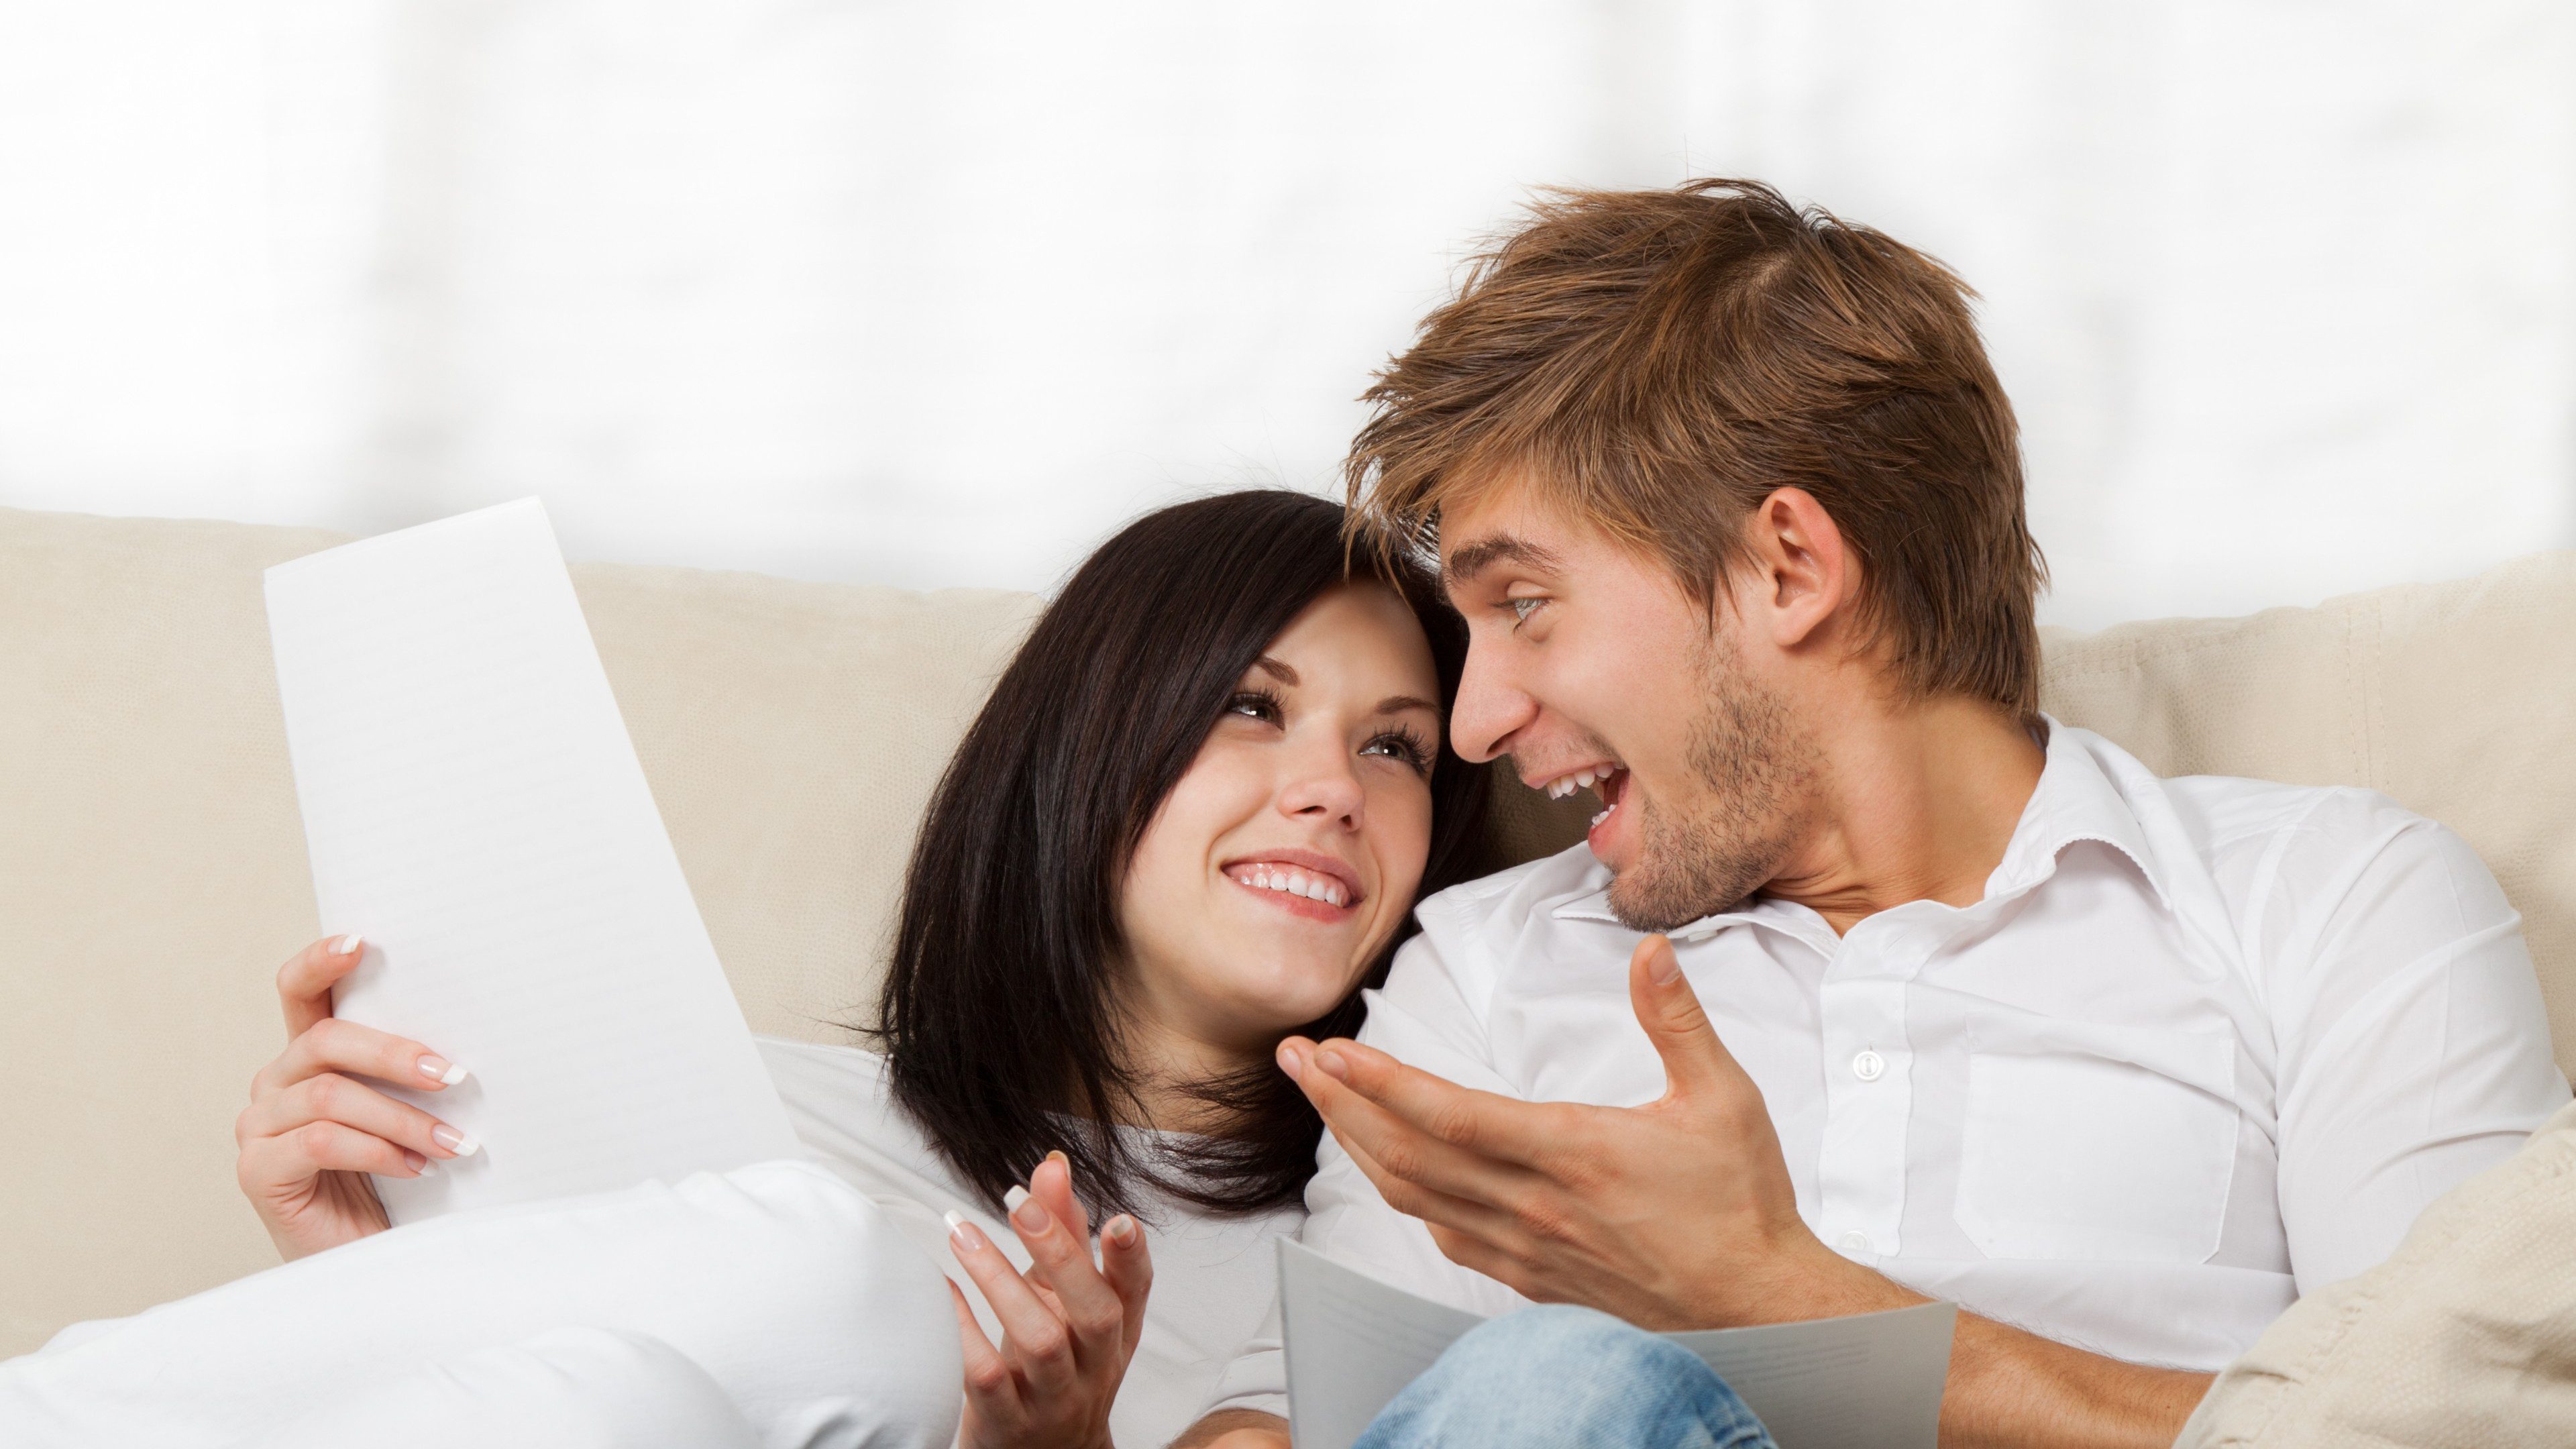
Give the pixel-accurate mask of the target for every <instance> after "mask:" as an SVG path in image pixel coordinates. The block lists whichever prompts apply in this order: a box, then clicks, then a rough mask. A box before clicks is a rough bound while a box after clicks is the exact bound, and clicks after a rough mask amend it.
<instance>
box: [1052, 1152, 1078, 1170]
mask: <svg viewBox="0 0 2576 1449" xmlns="http://www.w3.org/2000/svg"><path fill="white" fill-rule="evenodd" d="M1047 1161H1049V1162H1061V1163H1063V1164H1064V1166H1065V1170H1066V1171H1068V1172H1070V1171H1072V1170H1073V1159H1072V1158H1070V1157H1067V1156H1065V1155H1064V1153H1063V1152H1061V1151H1058V1150H1055V1149H1052V1148H1050V1149H1049V1150H1048V1152H1047Z"/></svg>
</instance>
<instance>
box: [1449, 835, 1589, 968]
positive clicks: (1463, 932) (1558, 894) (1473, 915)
mask: <svg viewBox="0 0 2576 1449" xmlns="http://www.w3.org/2000/svg"><path fill="white" fill-rule="evenodd" d="M1609 887H1610V868H1609V867H1608V866H1605V865H1603V864H1602V863H1601V862H1600V860H1599V859H1597V858H1596V857H1594V855H1593V854H1592V847H1591V846H1589V845H1580V844H1579V845H1576V846H1574V847H1572V848H1571V849H1567V850H1560V851H1558V852H1557V853H1556V854H1554V855H1543V856H1540V857H1539V858H1538V859H1536V860H1531V861H1524V862H1522V863H1521V864H1519V865H1516V866H1513V867H1511V868H1510V869H1508V870H1498V871H1496V872H1494V873H1493V874H1492V875H1486V876H1478V877H1477V878H1476V879H1474V880H1471V881H1466V882H1463V883H1461V884H1458V885H1454V886H1451V887H1449V888H1448V889H1447V890H1444V891H1441V892H1439V893H1437V894H1435V895H1431V896H1427V897H1425V898H1424V899H1423V901H1422V903H1421V905H1419V906H1418V907H1416V908H1415V909H1416V913H1417V914H1418V915H1420V917H1421V918H1422V929H1423V933H1424V934H1426V935H1429V936H1431V937H1432V938H1433V939H1434V941H1435V942H1436V943H1438V944H1441V945H1443V946H1446V945H1449V944H1451V943H1452V942H1456V941H1461V940H1464V939H1467V938H1471V937H1477V936H1493V935H1496V934H1499V935H1503V936H1511V935H1517V934H1519V933H1520V931H1521V930H1522V929H1523V928H1524V927H1526V926H1527V925H1528V924H1530V923H1531V922H1533V921H1542V920H1546V919H1549V918H1551V917H1552V916H1553V915H1554V914H1555V912H1556V911H1557V909H1558V908H1560V907H1563V906H1567V905H1571V904H1574V903H1575V902H1578V901H1585V900H1589V899H1592V898H1594V897H1597V896H1599V895H1600V894H1601V893H1602V892H1604V891H1606V890H1608V889H1609Z"/></svg>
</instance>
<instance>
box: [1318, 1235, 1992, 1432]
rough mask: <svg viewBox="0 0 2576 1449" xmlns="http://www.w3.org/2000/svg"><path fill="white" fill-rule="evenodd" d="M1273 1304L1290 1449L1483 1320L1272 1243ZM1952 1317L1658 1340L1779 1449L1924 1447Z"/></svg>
mask: <svg viewBox="0 0 2576 1449" xmlns="http://www.w3.org/2000/svg"><path fill="white" fill-rule="evenodd" d="M1279 1295H1280V1310H1281V1315H1282V1319H1283V1326H1284V1328H1285V1331H1286V1335H1287V1349H1288V1413H1289V1429H1290V1434H1291V1436H1292V1437H1293V1438H1294V1439H1295V1441H1296V1444H1297V1449H1350V1446H1351V1444H1352V1443H1354V1442H1355V1441H1357V1440H1358V1438H1359V1436H1360V1434H1361V1432H1362V1431H1363V1430H1365V1429H1367V1428H1368V1425H1369V1421H1370V1420H1371V1419H1374V1418H1376V1417H1377V1414H1378V1411H1379V1410H1380V1409H1383V1408H1385V1407H1386V1405H1387V1403H1388V1401H1390V1400H1392V1399H1393V1398H1394V1397H1395V1396H1396V1394H1397V1393H1398V1392H1399V1391H1400V1390H1402V1389H1403V1388H1404V1386H1405V1385H1406V1384H1409V1383H1411V1382H1413V1380H1414V1378H1415V1377H1416V1376H1417V1375H1419V1374H1420V1373H1421V1372H1422V1371H1423V1370H1424V1369H1427V1368H1429V1367H1431V1363H1432V1360H1434V1359H1436V1358H1438V1357H1439V1356H1440V1354H1441V1351H1442V1350H1444V1349H1446V1348H1447V1347H1448V1346H1449V1345H1450V1344H1451V1343H1453V1342H1455V1341H1456V1340H1457V1339H1458V1337H1459V1335H1461V1334H1463V1333H1465V1332H1466V1331H1467V1330H1469V1329H1471V1328H1474V1327H1475V1326H1476V1325H1477V1324H1479V1323H1482V1322H1484V1320H1483V1319H1481V1318H1479V1317H1477V1316H1476V1315H1475V1314H1472V1313H1467V1312H1463V1311H1461V1310H1459V1309H1456V1308H1451V1307H1449V1306H1448V1305H1446V1304H1442V1303H1434V1302H1432V1301H1430V1300H1429V1299H1427V1298H1422V1297H1418V1296H1416V1295H1414V1294H1412V1293H1408V1292H1406V1291H1404V1290H1403V1289H1401V1288H1396V1287H1392V1286H1390V1285H1388V1284H1385V1283H1381V1282H1378V1281H1377V1280H1376V1279H1374V1278H1371V1277H1369V1276H1367V1275H1366V1274H1363V1273H1359V1272H1356V1271H1354V1270H1353V1269H1350V1268H1347V1267H1345V1266H1343V1265H1342V1264H1339V1263H1336V1262H1334V1261H1333V1260H1332V1259H1330V1258H1327V1257H1325V1256H1323V1255H1322V1254H1320V1253H1318V1252H1316V1251H1314V1250H1313V1249H1311V1248H1308V1247H1307V1246H1305V1245H1304V1244H1302V1243H1298V1242H1295V1241H1292V1240H1290V1239H1286V1238H1283V1239H1281V1240H1280V1242H1279ZM1957 1321H1958V1308H1957V1307H1956V1305H1953V1304H1948V1303H1925V1304H1920V1305H1917V1306H1915V1307H1912V1308H1899V1309H1895V1310H1893V1311H1890V1312H1886V1313H1866V1314H1860V1315H1857V1316H1854V1317H1850V1318H1824V1319H1817V1320H1815V1321H1813V1322H1808V1323H1779V1324H1768V1325H1764V1326H1762V1327H1759V1328H1727V1329H1716V1330H1711V1331H1707V1332H1701V1333H1670V1334H1666V1335H1664V1336H1665V1337H1666V1338H1669V1339H1671V1340H1673V1341H1674V1342H1675V1343H1678V1344H1680V1345H1681V1346H1682V1347H1684V1348H1687V1349H1689V1350H1690V1351H1691V1352H1693V1353H1695V1354H1697V1355H1699V1357H1700V1359H1701V1360H1702V1361H1703V1362H1705V1363H1706V1364H1708V1366H1709V1367H1711V1368H1713V1369H1715V1370H1717V1373H1718V1377H1720V1378H1722V1379H1724V1380H1726V1382H1727V1384H1728V1385H1729V1386H1730V1387H1732V1388H1733V1389H1734V1390H1735V1392H1736V1393H1737V1394H1739V1395H1741V1396H1742V1397H1743V1399H1744V1402H1745V1403H1746V1404H1747V1405H1748V1406H1750V1407H1751V1408H1752V1410H1753V1412H1754V1413H1755V1414H1757V1415H1759V1416H1760V1417H1761V1419H1762V1422H1763V1425H1764V1426H1765V1427H1766V1428H1768V1429H1769V1430H1770V1431H1771V1437H1772V1438H1773V1439H1775V1440H1777V1441H1778V1442H1779V1444H1780V1449H1933V1446H1934V1443H1935V1441H1936V1440H1937V1439H1938V1438H1939V1433H1940V1422H1941V1387H1942V1384H1943V1382H1944V1381H1945V1380H1946V1379H1947V1378H1948V1376H1949V1372H1950V1334H1951V1330H1952V1328H1953V1327H1954V1326H1955V1325H1956V1323H1957Z"/></svg>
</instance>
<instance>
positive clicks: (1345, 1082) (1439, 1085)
mask: <svg viewBox="0 0 2576 1449" xmlns="http://www.w3.org/2000/svg"><path fill="white" fill-rule="evenodd" d="M1305 1056H1306V1058H1307V1059H1308V1060H1309V1061H1311V1062H1312V1063H1313V1069H1312V1071H1311V1072H1310V1073H1309V1075H1320V1076H1323V1077H1328V1078H1331V1079H1333V1081H1334V1082H1337V1083H1338V1084H1340V1085H1341V1086H1344V1087H1347V1088H1349V1089H1350V1091H1351V1092H1353V1093H1355V1094H1357V1095H1358V1096H1360V1097H1363V1098H1365V1099H1367V1100H1368V1101H1370V1102H1372V1103H1374V1104H1376V1105H1377V1106H1378V1107H1380V1108H1382V1109H1384V1110H1385V1111H1386V1112H1387V1113H1389V1114H1391V1115H1392V1116H1395V1117H1397V1118H1400V1119H1401V1120H1403V1121H1404V1122H1406V1123H1408V1124H1409V1125H1411V1126H1412V1127H1413V1128H1414V1129H1415V1130H1417V1131H1419V1132H1421V1133H1423V1134H1424V1135H1425V1136H1427V1137H1429V1138H1431V1139H1432V1140H1434V1141H1437V1142H1440V1143H1444V1144H1446V1145H1448V1146H1450V1147H1453V1148H1457V1149H1459V1150H1460V1151H1462V1152H1466V1153H1470V1154H1473V1155H1474V1156H1476V1157H1479V1158H1486V1159H1491V1160H1494V1161H1499V1162H1507V1163H1512V1164H1514V1165H1516V1166H1522V1167H1536V1166H1539V1165H1541V1164H1542V1163H1543V1162H1544V1161H1545V1160H1546V1159H1547V1158H1548V1157H1549V1156H1551V1155H1553V1153H1555V1152H1556V1151H1558V1150H1561V1149H1562V1148H1563V1147H1564V1146H1565V1138H1566V1128H1565V1123H1564V1120H1563V1118H1564V1114H1563V1113H1562V1112H1560V1111H1558V1110H1557V1109H1556V1106H1555V1104H1552V1103H1546V1102H1524V1101H1522V1100H1520V1099H1519V1098H1517V1097H1506V1096H1503V1095H1501V1094H1500V1093H1496V1092H1480V1091H1477V1090H1476V1089H1475V1088H1473V1087H1462V1086H1459V1085H1458V1084H1457V1083H1455V1082H1453V1081H1450V1080H1448V1079H1447V1078H1445V1077H1438V1076H1434V1075H1432V1074H1431V1073H1429V1072H1426V1071H1424V1070H1422V1069H1421V1068H1420V1067H1410V1066H1406V1065H1405V1064H1404V1063H1402V1062H1400V1061H1397V1060H1396V1059H1395V1058H1393V1057H1391V1056H1388V1055H1387V1054H1386V1053H1385V1052H1382V1051H1379V1050H1378V1049H1377V1048H1375V1047H1370V1046H1362V1045H1360V1044H1359V1043H1358V1042H1355V1041H1351V1040H1348V1039H1347V1038H1341V1037H1336V1038H1335V1039H1333V1040H1331V1041H1328V1042H1324V1043H1322V1044H1320V1045H1318V1046H1316V1047H1315V1048H1314V1049H1313V1050H1312V1051H1310V1052H1307V1053H1305ZM1299 1085H1301V1086H1304V1085H1306V1083H1305V1082H1303V1081H1302V1080H1301V1081H1300V1083H1299ZM1325 1085H1326V1084H1324V1083H1317V1084H1315V1085H1314V1086H1309V1087H1308V1089H1307V1093H1306V1095H1307V1096H1308V1098H1310V1099H1315V1097H1316V1092H1317V1091H1318V1090H1322V1089H1323V1088H1324V1087H1325ZM1321 1106H1322V1103H1321V1101H1320V1100H1319V1099H1318V1100H1317V1107H1318V1110H1320V1109H1321Z"/></svg>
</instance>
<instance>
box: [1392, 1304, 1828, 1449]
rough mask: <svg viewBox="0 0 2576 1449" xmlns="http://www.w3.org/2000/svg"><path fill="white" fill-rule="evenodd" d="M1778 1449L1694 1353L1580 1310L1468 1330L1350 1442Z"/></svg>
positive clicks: (1525, 1314)
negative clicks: (1357, 1438) (1363, 1432)
mask: <svg viewBox="0 0 2576 1449" xmlns="http://www.w3.org/2000/svg"><path fill="white" fill-rule="evenodd" d="M1521 1446H1529V1449H1778V1446H1777V1445H1775V1444H1773V1443H1772V1442H1771V1431H1770V1430H1768V1429H1765V1428H1763V1427H1762V1421H1761V1420H1759V1419H1757V1418H1755V1417H1753V1411H1752V1410H1751V1409H1748V1408H1746V1407H1745V1406H1744V1401H1743V1400H1742V1399H1739V1398H1737V1397H1736V1396H1735V1390H1733V1389H1730V1388H1728V1387H1727V1386H1726V1381H1725V1380H1724V1379H1721V1378H1719V1377H1718V1376H1717V1372H1716V1370H1714V1369H1711V1368H1710V1367H1709V1366H1708V1365H1707V1364H1704V1363H1702V1362H1700V1361H1699V1357H1698V1355H1696V1354H1694V1353H1692V1352H1691V1351H1690V1350H1688V1349H1686V1348H1683V1347H1681V1346H1680V1345H1678V1344H1676V1343H1673V1342H1672V1341H1671V1340H1669V1339H1664V1338H1658V1337H1656V1336H1655V1335H1654V1334H1651V1333H1648V1332H1646V1331H1645V1330H1644V1329H1641V1328H1632V1327H1630V1326H1629V1325H1627V1324H1625V1323H1622V1322H1620V1321H1619V1320H1618V1319H1616V1318H1613V1317H1611V1316H1610V1315H1609V1314H1606V1313H1596V1312H1594V1311H1593V1310H1591V1309H1589V1308H1569V1307H1562V1306H1550V1307H1541V1308H1524V1309H1522V1310H1521V1311H1520V1312H1518V1313H1512V1314H1506V1315H1504V1316H1503V1317H1501V1318H1497V1319H1494V1320H1492V1321H1491V1322H1489V1323H1485V1324H1482V1325H1479V1326H1478V1327H1476V1328H1474V1329H1472V1330H1470V1331H1469V1332H1468V1333H1467V1335H1466V1336H1465V1337H1464V1338H1461V1339H1459V1340H1458V1341H1457V1342H1456V1343H1453V1344H1451V1345H1449V1351H1448V1352H1446V1353H1444V1354H1442V1355H1440V1360H1439V1362H1437V1363H1434V1364H1433V1365H1432V1366H1431V1367H1430V1368H1429V1369H1426V1370H1424V1372H1423V1374H1422V1377H1420V1378H1418V1379H1415V1380H1414V1381H1413V1382H1412V1383H1410V1384H1408V1385H1406V1386H1405V1390H1404V1392H1403V1393H1400V1394H1398V1395H1396V1396H1395V1400H1394V1402H1392V1403H1390V1404H1388V1405H1387V1406H1386V1407H1385V1408H1384V1409H1383V1410H1380V1411H1379V1413H1378V1416H1377V1418H1376V1419H1374V1420H1373V1421H1371V1422H1370V1424H1369V1427H1368V1432H1367V1433H1365V1434H1362V1435H1361V1436H1360V1441H1359V1443H1358V1444H1356V1445H1354V1446H1352V1449H1521Z"/></svg>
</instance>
